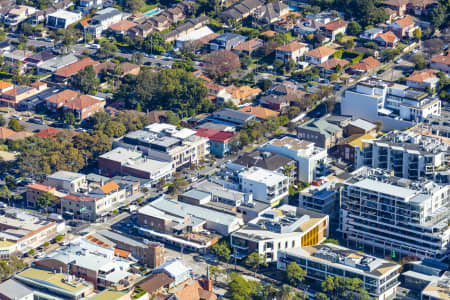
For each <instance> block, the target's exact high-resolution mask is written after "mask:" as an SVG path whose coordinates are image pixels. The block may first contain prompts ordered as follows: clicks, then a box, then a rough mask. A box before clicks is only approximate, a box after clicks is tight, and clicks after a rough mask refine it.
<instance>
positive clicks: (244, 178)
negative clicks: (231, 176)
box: [238, 167, 289, 206]
mask: <svg viewBox="0 0 450 300" xmlns="http://www.w3.org/2000/svg"><path fill="white" fill-rule="evenodd" d="M238 182H239V188H240V190H241V191H242V192H245V193H252V194H253V198H254V199H255V200H258V201H261V202H264V203H269V204H270V205H272V206H275V205H277V204H279V203H281V202H282V201H283V200H284V199H285V198H287V196H288V194H289V192H288V187H289V178H288V177H287V176H284V175H282V174H279V173H276V172H272V171H269V170H265V169H261V168H258V167H251V168H245V169H243V170H242V171H241V172H239V174H238Z"/></svg>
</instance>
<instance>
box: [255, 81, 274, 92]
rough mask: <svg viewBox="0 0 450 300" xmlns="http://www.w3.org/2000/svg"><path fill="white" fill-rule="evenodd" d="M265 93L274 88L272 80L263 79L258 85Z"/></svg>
mask: <svg viewBox="0 0 450 300" xmlns="http://www.w3.org/2000/svg"><path fill="white" fill-rule="evenodd" d="M256 85H257V86H258V87H259V88H260V89H261V90H262V91H263V92H265V91H267V90H268V89H270V87H271V86H272V80H270V79H262V80H259V81H258V83H257V84H256Z"/></svg>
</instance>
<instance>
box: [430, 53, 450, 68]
mask: <svg viewBox="0 0 450 300" xmlns="http://www.w3.org/2000/svg"><path fill="white" fill-rule="evenodd" d="M431 61H432V62H435V63H440V64H444V65H450V53H449V54H447V55H446V56H444V55H435V56H433V57H432V58H431Z"/></svg>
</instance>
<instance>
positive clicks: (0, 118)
mask: <svg viewBox="0 0 450 300" xmlns="http://www.w3.org/2000/svg"><path fill="white" fill-rule="evenodd" d="M5 124H6V121H5V118H4V117H3V114H0V126H1V127H3V126H5Z"/></svg>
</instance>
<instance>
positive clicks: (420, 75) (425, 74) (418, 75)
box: [406, 69, 438, 82]
mask: <svg viewBox="0 0 450 300" xmlns="http://www.w3.org/2000/svg"><path fill="white" fill-rule="evenodd" d="M436 73H438V71H437V70H433V69H425V70H420V71H419V70H417V71H414V73H412V74H411V75H410V76H409V77H407V78H406V80H409V81H415V82H424V81H425V80H427V79H429V78H437V76H436Z"/></svg>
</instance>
